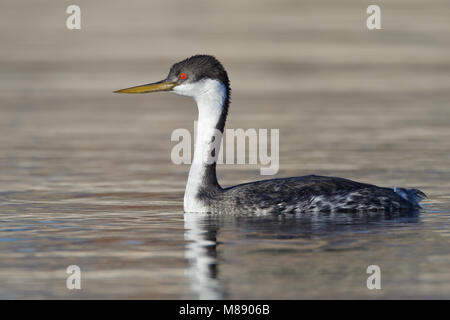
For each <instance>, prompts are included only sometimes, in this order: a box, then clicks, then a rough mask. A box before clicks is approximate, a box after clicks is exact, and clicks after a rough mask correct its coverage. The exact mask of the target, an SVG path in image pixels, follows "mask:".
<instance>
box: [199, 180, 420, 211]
mask: <svg viewBox="0 0 450 320" xmlns="http://www.w3.org/2000/svg"><path fill="white" fill-rule="evenodd" d="M198 197H199V198H200V199H201V201H203V202H205V203H207V204H208V207H210V208H211V212H212V213H223V212H226V213H229V214H234V215H240V214H257V215H259V214H282V213H305V212H374V211H381V212H388V213H393V212H400V211H412V210H417V209H418V208H420V206H419V201H420V200H421V199H423V198H425V197H426V196H425V194H424V193H423V192H421V191H420V190H417V189H402V188H397V189H396V190H395V191H394V189H391V188H381V187H378V186H375V185H371V184H365V183H359V182H355V181H351V180H347V179H343V178H336V177H323V176H316V175H310V176H302V177H292V178H280V179H271V180H262V181H256V182H251V183H245V184H240V185H237V186H234V187H230V188H224V189H222V188H221V187H219V186H214V185H210V186H208V187H207V186H205V187H204V188H203V189H202V191H201V192H200V193H199V195H198Z"/></svg>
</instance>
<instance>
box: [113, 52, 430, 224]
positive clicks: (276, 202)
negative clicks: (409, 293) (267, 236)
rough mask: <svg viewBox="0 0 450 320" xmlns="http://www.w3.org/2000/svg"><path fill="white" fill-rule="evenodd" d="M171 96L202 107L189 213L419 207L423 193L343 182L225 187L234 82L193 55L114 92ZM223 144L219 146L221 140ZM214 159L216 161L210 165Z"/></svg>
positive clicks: (313, 179)
mask: <svg viewBox="0 0 450 320" xmlns="http://www.w3.org/2000/svg"><path fill="white" fill-rule="evenodd" d="M156 91H171V92H174V93H176V94H179V95H184V96H190V97H193V98H194V100H195V101H196V103H197V107H198V121H197V139H196V143H195V150H194V159H193V162H192V165H191V169H190V171H189V177H188V181H187V185H186V191H185V194H184V211H185V212H203V213H205V212H206V213H224V214H226V213H227V214H235V215H238V214H249V213H251V214H269V213H301V212H309V211H331V212H341V211H342V212H359V211H361V212H369V211H384V212H398V211H402V210H415V209H418V208H420V205H419V202H420V200H422V199H423V198H425V197H426V196H425V194H424V193H423V192H421V191H420V190H417V189H404V188H394V189H391V188H381V187H378V186H375V185H371V184H365V183H360V182H355V181H351V180H347V179H343V178H336V177H323V176H316V175H310V176H302V177H292V178H279V179H270V180H262V181H256V182H250V183H245V184H240V185H237V186H233V187H228V188H222V187H221V186H220V185H219V183H218V182H217V177H216V161H215V159H216V158H217V155H218V151H219V150H218V148H219V146H218V143H217V142H218V141H215V140H220V139H215V133H216V132H217V130H219V131H220V132H223V130H224V127H225V121H226V118H227V114H228V107H229V104H230V94H231V89H230V82H229V80H228V75H227V72H226V71H225V69H224V67H223V66H222V64H221V63H220V62H219V61H218V60H217V59H216V58H215V57H213V56H209V55H195V56H192V57H190V58H187V59H185V60H183V61H181V62H178V63H175V64H174V65H173V66H172V68H171V69H170V72H169V75H168V76H167V78H166V79H164V80H162V81H159V82H155V83H150V84H145V85H141V86H136V87H131V88H126V89H122V90H118V91H115V92H117V93H146V92H156ZM219 145H220V141H219ZM211 159H212V160H211Z"/></svg>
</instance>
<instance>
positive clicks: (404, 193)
mask: <svg viewBox="0 0 450 320" xmlns="http://www.w3.org/2000/svg"><path fill="white" fill-rule="evenodd" d="M394 192H396V193H397V194H398V195H399V196H400V197H402V198H403V199H405V200H406V201H408V202H409V203H411V204H412V205H413V206H415V207H418V208H421V205H420V201H422V200H423V199H425V198H427V195H426V194H425V193H423V192H422V191H420V190H419V189H405V188H394Z"/></svg>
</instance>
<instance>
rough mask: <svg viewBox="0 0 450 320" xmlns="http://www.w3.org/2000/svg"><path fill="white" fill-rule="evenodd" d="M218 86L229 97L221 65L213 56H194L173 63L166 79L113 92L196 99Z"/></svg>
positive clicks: (226, 81) (227, 82)
mask: <svg viewBox="0 0 450 320" xmlns="http://www.w3.org/2000/svg"><path fill="white" fill-rule="evenodd" d="M212 84H218V85H220V86H223V88H225V89H226V96H228V95H229V91H230V88H229V80H228V75H227V72H226V71H225V69H224V67H223V66H222V64H221V63H220V62H219V60H217V59H216V58H215V57H213V56H209V55H195V56H192V57H190V58H187V59H185V60H183V61H180V62H177V63H175V64H174V65H173V66H172V68H170V71H169V75H168V76H167V78H166V79H164V80H161V81H158V82H154V83H149V84H144V85H140V86H136V87H131V88H126V89H121V90H117V91H115V92H116V93H147V92H158V91H172V92H174V93H176V94H179V95H184V96H191V97H194V98H197V97H199V96H201V95H203V94H204V93H206V92H207V91H208V90H210V89H211V86H212Z"/></svg>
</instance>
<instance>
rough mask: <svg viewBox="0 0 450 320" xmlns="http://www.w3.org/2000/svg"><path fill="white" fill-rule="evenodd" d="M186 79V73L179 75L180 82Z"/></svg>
mask: <svg viewBox="0 0 450 320" xmlns="http://www.w3.org/2000/svg"><path fill="white" fill-rule="evenodd" d="M186 78H187V75H186V73H184V72H183V73H180V79H182V80H184V79H186Z"/></svg>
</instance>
